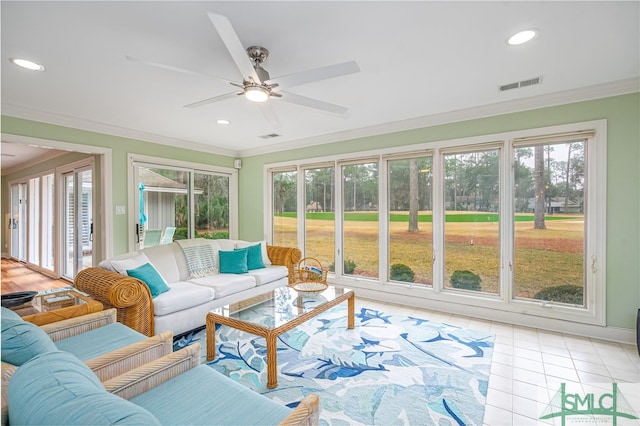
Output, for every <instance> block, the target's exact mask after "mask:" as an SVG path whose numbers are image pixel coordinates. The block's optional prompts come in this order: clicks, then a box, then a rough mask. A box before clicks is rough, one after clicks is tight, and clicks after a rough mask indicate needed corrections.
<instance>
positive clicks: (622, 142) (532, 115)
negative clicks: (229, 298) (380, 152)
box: [240, 93, 640, 329]
mask: <svg viewBox="0 0 640 426" xmlns="http://www.w3.org/2000/svg"><path fill="white" fill-rule="evenodd" d="M600 119H606V120H607V130H608V135H607V141H608V145H607V147H608V150H607V163H608V164H607V198H608V199H607V206H608V207H607V241H606V244H607V324H608V325H610V326H614V327H622V328H628V329H634V328H635V318H636V313H637V311H638V308H640V266H639V265H640V190H639V188H640V125H639V122H640V95H639V94H638V93H635V94H630V95H622V96H615V97H610V98H603V99H598V100H593V101H586V102H579V103H573V104H567V105H561V106H555V107H548V108H541V109H536V110H531V111H525V112H518V113H513V114H504V115H499V116H495V117H489V118H482V119H476V120H469V121H462V122H457V123H451V124H444V125H438V126H432V127H427V128H422V129H417V130H407V131H402V132H395V133H390V134H384V135H378V136H373V137H366V138H359V139H352V140H347V141H341V142H336V143H332V144H326V145H321V146H313V147H305V148H300V149H292V150H288V151H283V152H277V153H272V154H264V155H258V156H252V157H245V158H243V159H242V161H243V167H242V170H241V173H240V238H243V239H248V240H258V239H262V238H263V235H264V229H263V221H262V220H256V217H262V216H261V215H262V209H263V204H264V194H263V166H264V165H265V164H269V163H278V162H284V161H290V160H299V159H304V158H313V157H324V156H328V155H338V154H341V153H351V152H357V151H369V150H374V149H378V148H386V147H395V146H403V145H411V144H417V143H428V142H435V141H441V140H449V139H458V138H464V137H470V136H479V135H485V134H493V133H503V132H508V131H514V130H523V129H530V128H537V127H547V126H554V125H560V124H568V123H575V122H581V121H591V120H600Z"/></svg>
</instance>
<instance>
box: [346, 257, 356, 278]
mask: <svg viewBox="0 0 640 426" xmlns="http://www.w3.org/2000/svg"><path fill="white" fill-rule="evenodd" d="M355 270H356V262H354V261H353V260H349V259H346V260H345V261H344V273H345V274H347V275H351V274H353V271H355Z"/></svg>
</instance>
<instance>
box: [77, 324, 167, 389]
mask: <svg viewBox="0 0 640 426" xmlns="http://www.w3.org/2000/svg"><path fill="white" fill-rule="evenodd" d="M172 351H173V333H172V332H171V331H165V332H164V333H160V334H158V335H156V336H153V337H149V338H148V339H146V340H143V341H141V342H136V343H133V344H131V345H128V346H125V347H124V348H120V349H116V350H115V351H111V352H109V353H106V354H104V355H100V356H98V357H96V358H92V359H90V360H87V361H85V364H86V365H87V366H88V367H89V368H90V369H91V370H93V372H94V373H95V374H96V376H98V378H99V379H100V381H101V382H106V381H109V380H111V379H113V378H114V377H117V376H119V375H121V374H124V373H126V372H127V371H130V370H133V369H135V368H138V367H140V366H142V365H144V364H147V363H149V362H151V361H155V360H156V359H159V358H162V357H163V356H165V355H169V354H170V353H171V352H172Z"/></svg>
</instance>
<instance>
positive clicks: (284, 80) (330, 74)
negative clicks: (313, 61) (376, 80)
mask: <svg viewBox="0 0 640 426" xmlns="http://www.w3.org/2000/svg"><path fill="white" fill-rule="evenodd" d="M357 72H360V67H359V66H358V64H357V63H356V61H351V62H343V63H341V64H335V65H329V66H326V67H320V68H315V69H312V70H307V71H301V72H296V73H293V74H288V75H283V76H282V77H277V78H273V79H271V80H269V81H266V82H265V83H267V84H274V83H275V84H279V85H280V86H282V87H287V88H289V87H295V86H300V85H301V84H306V83H311V82H314V81H320V80H326V79H328V78H336V77H341V76H343V75H348V74H355V73H357Z"/></svg>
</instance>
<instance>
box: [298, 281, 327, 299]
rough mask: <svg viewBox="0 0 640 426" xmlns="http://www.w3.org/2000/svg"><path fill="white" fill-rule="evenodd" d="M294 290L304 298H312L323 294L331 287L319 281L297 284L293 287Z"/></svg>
mask: <svg viewBox="0 0 640 426" xmlns="http://www.w3.org/2000/svg"><path fill="white" fill-rule="evenodd" d="M292 287H293V289H294V290H295V291H297V292H298V294H301V295H303V296H310V295H314V294H317V293H321V292H323V291H325V290H326V289H327V287H329V286H328V285H327V284H325V283H321V282H317V281H305V282H301V283H295V284H293V285H292Z"/></svg>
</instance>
